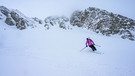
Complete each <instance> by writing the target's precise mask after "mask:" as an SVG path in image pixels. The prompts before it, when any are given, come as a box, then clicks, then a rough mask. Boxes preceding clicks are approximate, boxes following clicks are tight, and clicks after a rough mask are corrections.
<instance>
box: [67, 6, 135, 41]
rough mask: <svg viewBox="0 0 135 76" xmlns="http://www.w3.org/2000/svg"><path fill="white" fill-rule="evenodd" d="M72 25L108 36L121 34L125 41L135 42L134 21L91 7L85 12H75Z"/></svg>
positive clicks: (71, 21) (71, 20)
mask: <svg viewBox="0 0 135 76" xmlns="http://www.w3.org/2000/svg"><path fill="white" fill-rule="evenodd" d="M70 23H71V25H73V26H79V27H86V28H88V29H90V30H93V31H95V32H97V33H102V34H103V35H106V36H110V35H114V34H119V35H120V36H121V38H123V39H126V38H127V39H129V40H135V37H134V33H132V32H134V31H135V21H134V20H133V19H130V18H127V17H124V16H122V15H119V14H113V13H110V12H107V11H105V10H101V9H98V8H94V7H89V8H87V9H85V10H84V11H75V12H73V14H72V16H71V18H70Z"/></svg>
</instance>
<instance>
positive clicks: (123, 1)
mask: <svg viewBox="0 0 135 76" xmlns="http://www.w3.org/2000/svg"><path fill="white" fill-rule="evenodd" d="M0 5H3V6H6V7H7V8H12V9H18V10H19V11H21V12H22V13H23V14H25V15H26V16H28V17H38V18H43V19H44V18H45V17H47V16H55V15H58V16H61V15H65V16H70V15H71V13H72V12H73V11H74V10H84V9H86V8H88V7H97V8H100V9H104V10H107V11H109V12H113V13H115V14H121V15H123V16H126V17H129V18H132V19H134V20H135V0H0Z"/></svg>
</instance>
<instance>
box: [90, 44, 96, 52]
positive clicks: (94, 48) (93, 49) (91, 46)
mask: <svg viewBox="0 0 135 76" xmlns="http://www.w3.org/2000/svg"><path fill="white" fill-rule="evenodd" d="M89 47H90V48H91V49H92V51H96V50H97V49H96V47H95V46H94V45H90V46H89Z"/></svg>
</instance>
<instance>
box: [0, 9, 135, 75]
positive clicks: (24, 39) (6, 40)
mask: <svg viewBox="0 0 135 76" xmlns="http://www.w3.org/2000/svg"><path fill="white" fill-rule="evenodd" d="M16 13H17V14H19V16H17V17H19V18H23V19H24V21H25V22H26V25H27V26H26V28H27V29H25V30H18V29H16V26H15V25H14V26H10V27H9V26H8V25H7V24H6V23H5V20H6V18H7V16H6V15H5V14H6V12H5V14H3V13H2V12H0V76H135V72H134V71H135V60H134V59H133V58H134V56H135V51H134V50H135V47H134V45H135V43H134V41H129V40H126V39H125V40H123V39H120V38H119V36H118V35H114V36H111V37H107V36H103V35H101V34H96V33H95V32H93V31H90V30H86V29H82V28H78V27H76V26H74V27H72V25H70V23H69V19H68V18H67V17H63V16H62V17H52V16H49V17H47V18H45V20H44V21H45V23H44V22H43V24H42V20H40V19H38V18H36V17H34V18H33V19H31V18H27V17H26V16H24V15H22V14H21V13H18V12H17V11H16ZM17 14H16V15H17ZM20 14H21V15H20ZM9 18H10V19H11V20H13V23H16V20H14V19H16V17H15V18H13V17H12V15H11V17H9ZM17 19H18V18H17ZM11 20H10V21H11ZM27 20H28V21H27ZM10 21H9V22H10ZM63 22H64V23H63ZM11 23H12V22H11ZM40 23H41V24H40ZM28 24H29V25H30V24H35V26H34V27H36V28H28V27H29V25H28ZM45 25H47V27H48V26H49V30H47V28H46V27H45ZM61 25H62V26H65V27H62V26H61ZM31 26H33V25H30V27H31ZM68 26H69V28H72V29H69V30H65V28H66V29H68ZM60 27H62V29H61V28H60ZM87 37H90V38H91V39H92V40H93V41H94V42H95V44H96V45H95V47H96V48H97V53H94V52H92V50H91V48H89V47H87V48H85V49H83V48H84V47H85V46H86V45H85V42H86V38H87ZM99 46H101V47H99ZM82 49H83V50H82ZM80 50H81V51H80ZM99 53H101V54H99Z"/></svg>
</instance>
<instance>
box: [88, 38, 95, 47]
mask: <svg viewBox="0 0 135 76" xmlns="http://www.w3.org/2000/svg"><path fill="white" fill-rule="evenodd" d="M93 44H94V42H93V41H92V40H91V39H88V40H87V41H86V46H90V45H93Z"/></svg>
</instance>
